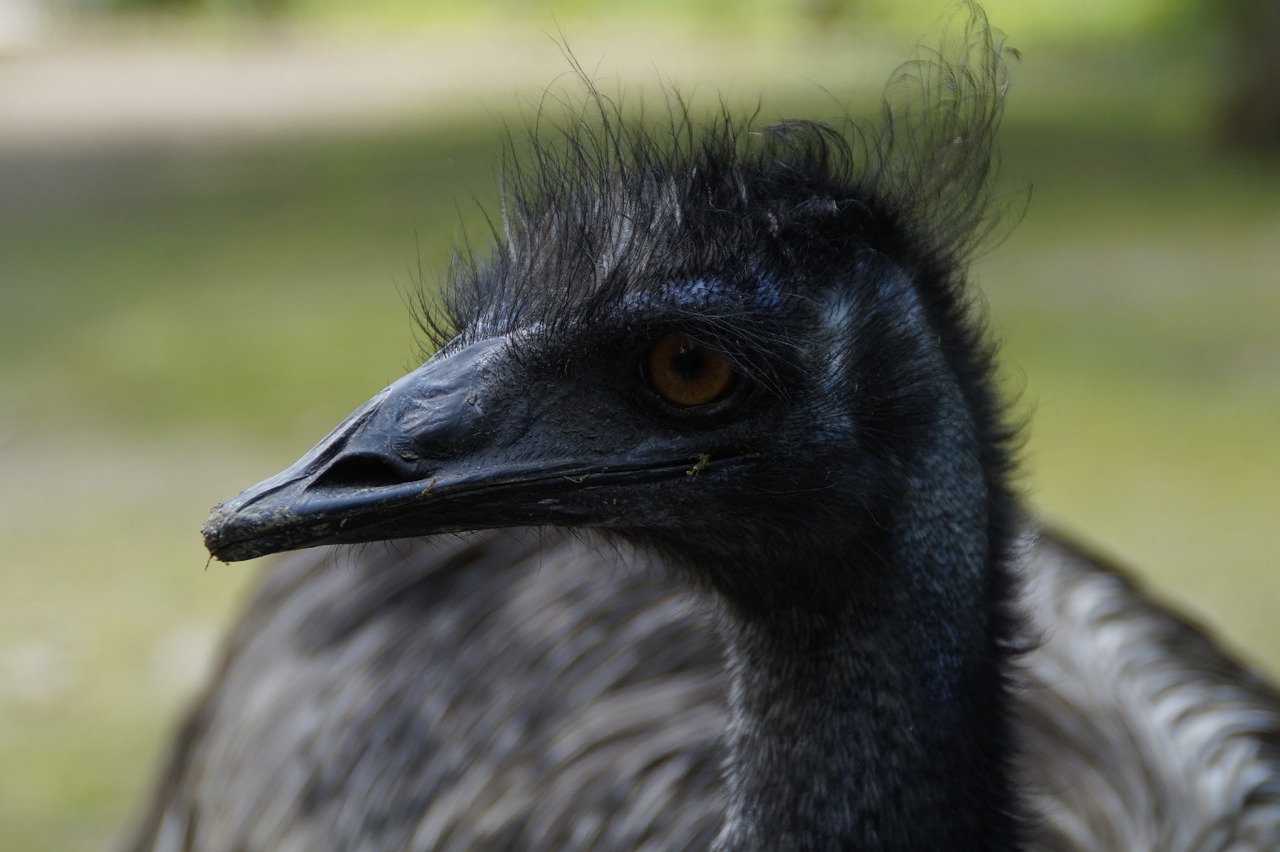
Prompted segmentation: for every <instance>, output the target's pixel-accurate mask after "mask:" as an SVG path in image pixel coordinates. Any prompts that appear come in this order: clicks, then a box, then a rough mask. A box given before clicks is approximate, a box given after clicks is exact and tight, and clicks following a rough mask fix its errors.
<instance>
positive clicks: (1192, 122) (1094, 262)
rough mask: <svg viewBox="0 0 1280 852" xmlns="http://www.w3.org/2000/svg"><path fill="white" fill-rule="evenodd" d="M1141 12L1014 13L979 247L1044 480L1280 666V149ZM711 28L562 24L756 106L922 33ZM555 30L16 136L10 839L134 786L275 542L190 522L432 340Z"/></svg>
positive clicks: (10, 408) (787, 107) (1059, 512)
mask: <svg viewBox="0 0 1280 852" xmlns="http://www.w3.org/2000/svg"><path fill="white" fill-rule="evenodd" d="M990 5H991V6H992V7H998V6H999V5H1000V4H997V3H992V4H990ZM1031 5H1034V4H1031ZM1115 5H1116V4H1112V6H1115ZM1120 5H1124V4H1120ZM386 6H387V8H392V7H394V6H395V4H391V3H388V4H386ZM1010 8H1011V9H1013V8H1014V6H1013V5H1012V4H1010ZM1109 8H1110V7H1109ZM1125 8H1127V9H1129V10H1130V12H1132V14H1131V15H1130V16H1129V17H1128V18H1125V19H1124V21H1125V22H1123V23H1113V24H1112V25H1111V26H1110V28H1105V27H1104V28H1102V29H1103V30H1105V31H1106V32H1107V33H1108V34H1109V36H1108V38H1106V39H1101V38H1093V35H1094V34H1096V33H1095V30H1096V29H1097V28H1096V27H1095V30H1091V29H1090V28H1089V27H1084V28H1083V29H1082V30H1081V31H1080V32H1083V33H1084V34H1086V35H1089V36H1090V39H1089V40H1088V41H1081V40H1080V39H1079V38H1076V39H1074V40H1072V39H1068V40H1066V42H1065V43H1064V41H1063V40H1062V39H1060V38H1058V36H1059V35H1060V33H1061V30H1058V29H1055V28H1054V27H1053V26H1049V25H1043V26H1042V25H1041V24H1043V22H1041V24H1037V23H1036V21H1035V20H1028V21H1026V26H1027V28H1028V31H1029V33H1030V34H1029V36H1028V37H1027V38H1016V39H1015V42H1014V43H1015V44H1016V45H1017V46H1018V47H1019V48H1020V49H1021V50H1022V52H1023V55H1024V57H1025V59H1024V61H1023V62H1022V63H1021V64H1020V67H1018V68H1017V69H1015V90H1014V93H1013V95H1012V98H1011V103H1010V108H1009V114H1008V119H1007V121H1006V126H1005V130H1004V132H1003V134H1002V150H1003V152H1004V173H1005V175H1006V178H1007V184H1008V186H1009V189H1010V192H1011V193H1013V194H1017V193H1021V192H1025V191H1026V187H1028V186H1033V189H1032V197H1031V203H1030V207H1029V210H1028V213H1027V215H1026V217H1025V220H1024V221H1023V222H1022V223H1021V224H1020V225H1019V226H1018V227H1017V228H1016V230H1014V232H1013V233H1012V235H1011V236H1010V237H1009V238H1008V239H1007V241H1005V242H1004V243H1003V244H1002V245H1001V246H999V247H998V248H997V249H995V250H994V251H993V252H991V253H990V254H989V255H988V256H987V257H985V258H984V259H983V260H982V261H981V262H980V263H979V264H978V265H977V267H976V269H975V276H976V278H977V279H978V280H979V281H980V282H981V284H982V285H983V287H984V289H985V291H986V293H987V296H988V300H989V303H990V312H991V315H992V320H993V324H994V326H995V328H996V329H997V333H998V335H999V336H1000V337H1001V339H1002V340H1003V341H1004V353H1005V365H1006V376H1007V385H1008V387H1009V390H1010V393H1011V394H1017V395H1018V396H1019V398H1020V402H1019V407H1020V410H1022V411H1028V412H1032V420H1031V425H1030V427H1029V433H1028V443H1027V450H1026V460H1027V465H1026V467H1027V474H1026V487H1027V491H1028V493H1029V495H1030V498H1031V500H1032V502H1033V503H1034V505H1035V506H1036V507H1037V508H1038V509H1039V510H1041V511H1043V512H1044V513H1045V514H1046V515H1047V516H1049V517H1051V518H1053V519H1054V520H1056V521H1058V522H1060V523H1061V524H1063V525H1065V527H1066V528H1067V529H1068V530H1071V531H1078V532H1079V533H1080V535H1081V536H1082V537H1086V538H1087V540H1088V541H1090V542H1091V543H1093V544H1094V545H1096V546H1097V547H1098V548H1099V549H1101V550H1102V551H1103V552H1104V553H1108V554H1111V555H1113V556H1115V557H1117V558H1119V559H1121V560H1123V561H1124V562H1127V563H1129V564H1131V565H1133V566H1134V567H1135V569H1136V570H1137V571H1138V573H1140V574H1141V575H1142V576H1143V577H1144V578H1146V579H1147V580H1148V581H1149V582H1150V584H1151V585H1152V586H1154V587H1156V588H1157V589H1159V591H1160V593H1161V594H1162V595H1164V596H1165V597H1167V598H1169V599H1172V600H1175V601H1177V603H1178V604H1179V605H1180V606H1182V607H1184V608H1186V609H1188V610H1189V611H1190V612H1192V613H1193V614H1195V615H1196V616H1198V617H1200V618H1202V619H1204V620H1206V621H1208V622H1209V623H1210V624H1211V625H1212V626H1213V628H1214V629H1215V630H1217V631H1218V632H1219V633H1220V634H1222V635H1224V636H1226V637H1227V639H1228V641H1229V642H1230V643H1231V644H1232V645H1233V646H1235V647H1240V648H1246V649H1248V651H1247V656H1248V658H1249V659H1250V660H1252V661H1254V662H1257V663H1258V664H1260V665H1262V666H1263V667H1264V668H1266V669H1268V670H1270V671H1271V672H1273V673H1274V672H1277V671H1280V623H1278V622H1277V620H1276V618H1275V612H1276V610H1277V604H1280V576H1278V574H1277V572H1276V571H1275V570H1274V567H1275V562H1276V560H1275V555H1274V554H1275V552H1276V545H1275V542H1276V533H1275V529H1276V518H1277V514H1278V512H1277V509H1278V508H1280V487H1278V486H1277V482H1280V286H1277V284H1278V282H1277V272H1276V270H1277V269H1280V206H1278V205H1277V203H1276V199H1277V198H1280V167H1277V165H1276V164H1274V163H1272V164H1265V163H1257V162H1245V161H1238V160H1233V159H1231V158H1230V157H1228V156H1226V155H1224V154H1223V153H1222V152H1220V151H1218V150H1216V149H1215V148H1214V146H1213V144H1212V142H1211V134H1210V132H1209V128H1210V118H1211V115H1212V112H1211V108H1212V96H1213V93H1214V79H1215V77H1214V74H1215V68H1214V65H1213V62H1212V53H1211V51H1209V50H1207V49H1200V48H1199V47H1196V46H1195V45H1190V46H1189V45H1187V44H1183V43H1179V42H1178V41H1177V40H1176V39H1175V40H1173V41H1169V40H1167V39H1166V40H1161V41H1156V42H1153V41H1149V40H1146V39H1144V38H1143V37H1142V30H1141V27H1140V26H1138V25H1137V24H1134V23H1133V21H1138V22H1139V23H1141V22H1143V21H1147V20H1148V18H1143V17H1142V16H1143V15H1144V14H1147V13H1146V12H1143V11H1142V10H1143V9H1145V8H1146V7H1145V6H1144V5H1143V4H1140V3H1138V4H1133V3H1131V4H1128V5H1127V6H1125ZM1135 8H1137V10H1138V11H1137V12H1133V9H1135ZM1179 8H1181V7H1179ZM773 9H774V7H773V6H769V7H768V9H767V10H766V11H769V10H773ZM998 11H999V10H998V9H993V16H994V17H995V18H996V20H997V21H1000V22H1001V23H1003V24H1005V26H1006V27H1007V28H1009V29H1011V30H1013V31H1014V33H1015V35H1016V34H1017V33H1018V32H1019V31H1018V29H1017V28H1016V27H1015V24H1016V23H1018V22H1017V21H1012V22H1010V21H1005V20H1004V19H1003V18H1001V17H1000V15H999V14H997V12H998ZM387 14H388V16H390V17H394V15H392V13H387ZM769 14H771V15H772V14H774V12H773V11H769ZM779 14H780V13H779ZM1013 14H1022V13H1013ZM934 15H936V12H930V13H928V14H925V15H922V17H921V20H923V21H924V22H925V24H922V25H919V26H915V27H914V28H912V29H910V30H909V31H910V32H912V33H914V32H917V31H919V30H923V29H924V28H925V26H926V25H927V22H928V21H930V20H932V18H933V17H934ZM322 17H323V16H320V15H318V14H317V16H316V20H319V19H321V18H322ZM1148 17H1149V16H1148ZM779 19H782V20H791V19H789V18H785V16H782V17H780V18H779V17H775V18H773V19H772V20H779ZM559 20H560V22H561V23H564V22H565V21H564V19H563V18H560V19H559ZM569 20H570V22H571V23H572V22H574V21H576V19H574V18H572V17H571V18H570V19H569ZM752 20H755V19H752ZM762 20H770V18H768V16H765V17H764V18H762ZM481 23H482V24H483V22H481ZM325 25H326V26H328V25H329V24H327V23H326V24H325ZM539 26H541V27H546V28H551V27H554V24H552V23H550V22H549V16H548V19H543V20H541V21H540V22H539ZM517 29H518V28H517ZM713 29H714V28H713V27H710V26H708V25H707V23H706V22H705V20H704V21H701V22H699V21H693V22H690V21H677V22H676V23H674V24H670V25H657V24H646V25H645V27H643V28H637V27H634V26H630V25H628V26H627V27H618V26H617V25H616V24H614V25H609V24H608V23H602V22H599V21H597V22H595V23H591V22H587V21H584V22H583V23H581V24H575V26H574V27H571V28H570V36H571V37H572V40H573V43H574V44H575V46H576V48H577V50H578V51H579V54H580V56H581V58H583V59H584V61H585V64H587V65H588V67H594V66H595V61H596V59H597V58H599V57H601V56H604V57H606V59H605V64H603V65H602V66H601V68H602V69H605V71H606V73H612V68H613V67H615V65H616V66H617V67H622V68H623V70H622V71H619V72H618V76H620V77H622V78H623V79H626V80H627V81H628V82H631V81H638V84H648V83H650V82H652V81H653V80H654V79H655V78H656V77H657V74H656V73H655V72H654V70H653V66H650V65H648V64H647V63H648V62H649V61H650V58H652V61H653V63H654V65H655V66H656V67H657V68H658V69H659V70H660V71H661V72H662V73H663V74H664V75H669V76H671V77H673V78H675V79H677V80H681V81H684V82H685V83H686V84H688V85H692V84H693V83H697V85H698V87H699V91H700V92H701V94H702V98H703V101H704V102H708V103H709V102H711V101H713V100H714V97H713V93H714V92H716V91H717V90H721V89H728V90H729V91H731V92H733V93H738V94H735V95H734V97H739V96H740V97H741V98H742V99H743V100H745V101H748V102H749V101H751V100H752V99H753V98H754V96H755V94H756V93H757V92H758V91H759V90H760V89H761V88H762V87H763V88H765V90H766V111H765V115H766V116H769V115H780V114H793V115H810V116H825V115H830V114H832V113H833V112H835V111H836V108H835V106H834V105H833V103H832V101H831V100H830V99H829V98H828V97H827V96H826V95H825V94H824V93H823V92H821V91H820V90H819V89H818V88H817V85H816V83H820V84H822V85H824V86H826V87H827V88H829V89H831V90H832V91H834V92H836V93H837V94H838V95H839V96H840V97H842V98H843V97H844V96H845V94H846V93H847V92H849V91H850V90H851V89H856V90H857V91H858V92H859V93H860V94H861V95H862V96H867V97H874V96H877V95H878V91H879V81H880V80H882V79H883V78H884V76H885V75H886V73H887V71H888V69H889V66H890V64H891V63H892V61H894V60H896V59H901V58H903V57H905V55H906V54H907V53H908V52H909V50H910V44H911V41H912V39H911V38H906V37H900V36H898V35H890V36H885V37H883V38H881V39H879V40H877V39H874V38H872V37H871V36H870V35H867V34H862V35H860V36H859V37H857V38H853V37H850V36H848V35H847V34H843V33H844V31H843V30H841V31H840V33H842V34H836V35H833V34H831V33H827V34H826V35H825V36H824V35H821V34H819V35H814V34H813V33H812V31H811V30H809V29H806V28H805V27H802V26H799V25H796V26H792V27H781V28H777V29H776V30H771V29H769V27H767V26H764V25H759V26H755V25H749V24H742V25H739V26H736V27H729V28H728V30H729V31H728V32H713ZM530 30H532V31H531V32H528V33H525V34H522V35H516V36H511V37H513V38H518V39H523V40H524V41H522V44H524V45H525V48H524V49H526V50H527V51H528V54H529V55H537V56H541V57H542V59H541V60H539V61H541V62H544V63H545V64H544V65H539V66H538V69H539V70H537V71H526V70H521V69H516V70H515V72H514V73H508V72H510V71H511V69H509V68H506V66H504V65H503V62H504V60H503V59H502V57H500V56H497V55H494V54H492V53H491V51H492V40H491V37H490V36H489V35H488V32H489V31H488V30H485V29H484V27H483V26H482V25H481V24H477V25H476V26H475V28H474V33H480V35H475V34H474V33H472V34H471V35H468V34H467V33H468V32H469V31H468V30H467V27H461V28H460V29H459V33H460V35H458V36H457V37H458V38H460V39H464V38H472V39H474V41H472V42H468V44H472V45H473V46H474V55H473V57H472V59H471V60H470V62H472V63H473V64H472V65H470V66H465V67H463V68H462V69H461V71H462V73H461V74H460V75H459V79H460V80H461V81H462V82H460V84H459V87H458V88H457V90H456V92H455V95H454V96H453V97H451V98H450V99H448V101H447V102H445V101H441V102H439V103H436V102H434V101H433V102H431V103H425V104H423V105H422V108H421V109H420V110H418V111H417V112H415V113H414V114H412V115H408V116H400V117H398V118H397V119H396V120H395V121H388V122H387V123H385V124H380V125H377V126H370V125H368V124H364V125H362V126H360V127H356V128H353V129H351V130H350V131H347V132H339V131H333V132H328V133H323V134H320V133H313V134H307V135H295V136H274V137H265V138H256V139H246V140H239V141H238V140H236V139H235V138H232V137H227V138H221V139H218V140H212V141H210V140H203V141H199V140H197V141H193V140H190V139H186V140H181V141H174V140H171V139H165V138H159V137H157V138H150V139H140V140H133V141H127V142H124V141H116V142H113V143H111V144H110V145H107V144H98V143H95V142H94V141H93V140H86V141H85V142H84V143H83V144H72V145H64V146H30V145H28V146H13V145H10V146H0V546H2V548H3V549H2V551H0V552H3V553H4V557H3V563H0V825H3V826H4V832H3V834H0V849H14V850H18V849H21V850H44V849H48V850H54V849H96V848H100V847H101V846H102V844H103V842H104V840H105V839H107V838H109V837H111V835H112V833H113V831H114V830H115V828H116V826H118V825H119V824H120V823H121V822H122V820H124V819H125V817H126V815H127V814H128V813H129V812H130V810H131V809H132V808H133V807H134V803H135V802H136V801H137V800H138V796H139V795H140V792H141V791H142V790H143V788H144V786H145V784H146V782H147V779H148V778H149V776H150V774H151V773H152V772H153V770H154V767H155V765H156V761H157V760H158V759H159V757H160V755H161V754H162V752H163V748H164V744H165V741H166V739H167V737H168V736H169V735H170V732H171V730H172V726H173V723H174V719H175V718H176V713H177V712H178V711H179V709H180V708H181V707H182V706H183V705H184V703H185V702H187V701H188V700H189V697H190V695H191V694H192V691H193V690H194V689H195V688H196V687H197V686H198V684H199V683H200V681H201V679H202V678H203V676H204V673H205V671H206V669H207V665H208V660H209V656H210V653H211V649H212V648H214V647H215V646H216V643H217V638H218V636H220V635H221V634H222V632H223V631H224V630H225V626H226V624H227V622H228V621H229V620H230V618H231V617H232V615H233V612H234V607H235V603H236V601H237V599H238V598H239V597H240V595H242V594H243V592H244V590H245V589H246V588H247V584H248V583H249V582H250V580H251V577H252V575H253V571H254V569H253V568H251V567H245V566H231V567H228V566H222V565H217V564H213V565H206V558H205V555H204V554H203V551H202V549H201V547H200V543H199V537H198V535H197V530H198V528H199V525H200V524H201V522H202V521H203V519H204V517H205V516H206V514H207V511H208V508H209V506H210V505H211V504H213V503H214V502H216V501H218V500H221V499H224V498H226V497H229V496H230V495H232V494H233V493H235V492H236V491H238V490H239V489H241V488H243V487H244V486H246V485H248V484H250V483H252V482H255V481H257V480H258V479H260V478H262V477H263V476H266V475H268V474H270V473H273V472H275V471H276V470H278V469H279V468H281V467H282V466H284V465H285V464H287V463H289V462H291V461H292V460H293V459H294V458H295V457H296V456H297V455H298V454H299V453H300V452H302V451H303V450H305V449H306V448H307V447H309V446H310V445H311V443H313V442H314V440H316V439H317V438H318V437H320V436H321V435H322V434H324V433H325V432H326V431H327V430H328V428H329V427H330V426H331V425H333V423H335V422H336V421H337V420H338V419H339V418H340V417H342V416H343V415H345V414H346V413H347V412H348V411H349V410H350V409H352V408H353V407H354V406H356V405H357V404H359V403H360V402H362V401H363V400H364V399H366V398H367V397H368V396H369V395H370V394H371V393H372V392H373V391H375V390H377V389H378V388H380V387H382V386H383V384H384V383H386V382H387V381H389V380H391V379H393V378H395V377H396V376H397V375H399V374H400V373H401V372H402V371H403V370H404V369H405V368H406V367H408V366H411V354H410V353H412V352H413V351H414V340H413V333H412V323H411V321H410V318H409V312H408V310H407V309H406V307H405V302H406V296H405V294H406V293H407V292H409V291H410V290H411V289H412V288H413V286H414V283H413V282H414V278H415V276H416V269H417V267H418V264H419V259H421V262H422V265H423V267H424V268H425V269H426V270H428V278H430V275H431V274H432V272H433V271H434V270H437V269H440V268H442V264H443V261H444V259H445V257H446V256H447V251H448V247H449V245H450V244H451V242H452V240H453V238H454V235H455V233H456V228H457V223H458V221H459V218H461V219H463V220H466V221H470V222H471V223H472V224H474V223H475V222H476V221H477V213H476V205H475V204H474V203H473V201H472V199H479V200H480V201H481V202H483V201H484V200H486V199H491V198H492V196H493V180H492V167H493V163H494V157H495V153H496V150H497V142H498V138H499V128H498V119H497V118H496V116H505V117H513V116H517V115H518V113H519V111H520V109H521V106H520V105H521V103H527V100H528V99H529V98H530V97H536V96H537V93H538V91H539V90H538V86H540V85H541V84H543V83H546V82H548V81H550V79H551V78H552V77H554V76H555V74H556V73H557V71H558V70H559V69H561V68H562V67H563V66H562V65H561V64H560V63H561V62H562V61H561V60H560V59H559V58H558V54H557V53H556V48H555V46H554V45H553V44H552V43H551V42H549V41H548V40H547V39H546V38H545V36H544V35H543V34H542V33H541V32H540V31H537V28H536V27H531V28H530ZM166 32H168V31H166ZM888 32H890V33H893V32H895V31H894V30H893V29H892V28H891V29H890V30H888ZM166 37H167V36H166ZM220 37H221V36H220ZM362 37H365V36H362ZM455 55H456V54H455ZM627 63H631V64H630V65H628V64H627ZM492 67H499V68H505V70H504V71H503V73H501V74H495V72H493V71H492V70H491V68H492ZM543 68H549V69H551V70H550V71H549V72H547V73H541V70H540V69H543ZM447 70H448V71H449V72H450V73H453V74H458V72H459V69H458V68H457V67H453V68H450V69H447ZM0 73H3V68H0ZM442 73H445V69H442ZM814 81H816V83H815V82H814Z"/></svg>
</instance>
